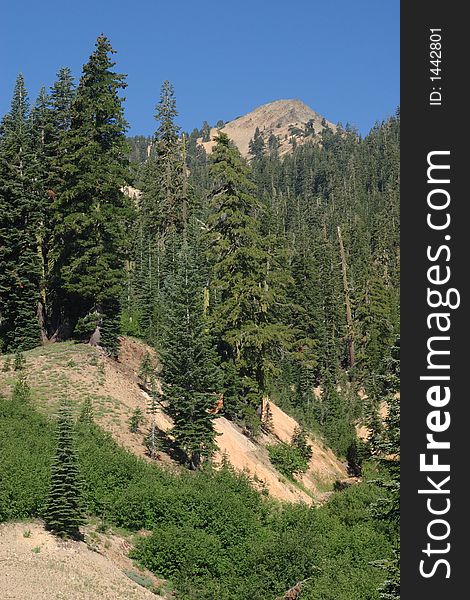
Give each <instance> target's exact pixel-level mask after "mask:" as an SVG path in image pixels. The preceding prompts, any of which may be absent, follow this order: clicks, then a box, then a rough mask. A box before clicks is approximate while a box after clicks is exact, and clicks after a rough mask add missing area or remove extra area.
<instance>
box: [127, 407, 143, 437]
mask: <svg viewBox="0 0 470 600" xmlns="http://www.w3.org/2000/svg"><path fill="white" fill-rule="evenodd" d="M143 418H144V413H143V412H142V409H141V408H139V407H137V408H135V409H134V410H133V411H132V415H131V417H130V419H129V431H130V432H131V433H137V432H138V431H139V427H140V424H141V423H142V420H143Z"/></svg>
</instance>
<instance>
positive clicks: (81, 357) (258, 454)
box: [0, 337, 347, 504]
mask: <svg viewBox="0 0 470 600" xmlns="http://www.w3.org/2000/svg"><path fill="white" fill-rule="evenodd" d="M147 352H148V353H150V354H152V355H153V356H154V358H155V359H156V354H155V352H154V350H153V349H152V348H150V347H149V346H147V345H146V344H145V343H144V342H142V341H140V340H137V339H134V338H127V337H123V338H122V339H121V351H120V357H119V360H118V361H114V360H112V359H109V358H107V357H106V356H105V354H104V353H103V352H101V351H100V350H99V349H98V348H96V347H92V346H89V345H85V344H74V343H72V342H61V343H54V344H49V345H46V346H42V347H38V348H35V349H34V350H31V351H29V352H26V353H25V358H26V373H27V376H28V382H29V384H30V386H31V389H32V394H33V398H34V400H35V402H36V404H37V406H38V407H39V408H40V409H41V411H42V412H46V413H48V414H54V413H55V411H56V408H57V405H58V402H59V400H60V398H61V397H63V396H64V395H66V396H68V397H69V398H70V400H71V401H72V402H73V403H74V404H75V407H76V410H77V411H78V410H79V409H80V405H81V404H82V403H83V402H84V401H85V399H87V398H88V399H90V400H91V401H92V405H93V411H94V415H95V419H96V421H97V423H98V424H99V425H100V426H101V427H103V428H104V429H105V430H106V431H109V432H110V433H111V435H112V436H113V438H114V439H115V440H116V442H117V443H118V444H120V445H121V446H122V447H124V448H125V449H127V450H128V451H130V452H132V453H134V454H136V455H137V456H139V457H141V458H144V459H146V460H149V459H148V457H147V456H146V448H145V446H144V443H143V437H144V433H145V432H146V431H147V430H148V428H149V427H150V418H149V415H148V414H146V408H147V405H148V400H149V396H148V394H147V393H146V391H145V389H143V387H142V384H141V381H140V379H139V376H138V373H139V370H140V364H141V362H142V359H143V357H144V356H145V354H146V353H147ZM2 358H3V357H2ZM4 361H5V359H3V361H0V363H2V362H4ZM2 366H3V365H2V364H0V385H1V387H2V388H5V390H9V389H11V386H12V384H13V381H14V375H15V373H14V372H11V371H10V372H4V371H2ZM270 406H271V411H272V417H273V422H272V430H271V433H270V434H266V433H261V434H260V435H259V436H258V438H257V439H256V440H252V439H249V438H248V437H246V435H244V433H243V432H242V430H241V428H240V427H239V426H238V425H236V424H235V423H233V422H232V421H230V420H228V419H226V418H225V417H219V418H217V419H215V421H214V427H215V430H216V432H217V434H218V435H217V438H216V443H217V446H218V451H217V452H216V454H215V456H214V463H215V464H216V465H217V464H220V463H221V462H222V461H223V460H228V461H229V462H230V463H231V464H232V466H233V467H234V468H235V469H236V470H238V471H244V472H246V473H247V474H248V475H249V476H250V477H251V478H253V480H254V483H255V485H256V486H258V487H259V489H260V490H262V489H266V490H267V491H268V493H269V494H270V495H271V496H272V497H274V498H277V499H278V500H282V501H288V502H305V503H308V504H311V503H312V502H313V503H315V502H321V501H323V500H324V499H326V497H327V496H328V492H329V490H331V489H332V487H333V484H334V482H335V481H337V480H338V479H343V478H346V477H347V473H346V469H345V466H344V465H343V464H342V463H341V462H340V461H339V460H338V459H337V458H336V456H335V455H334V453H333V452H332V451H331V450H330V449H329V448H327V447H326V446H325V445H324V444H323V443H322V442H321V441H320V440H317V439H315V438H314V437H313V436H310V437H309V443H310V445H311V446H312V449H313V456H312V459H311V461H310V464H309V469H308V470H307V472H306V473H305V474H304V475H302V476H299V477H297V483H296V482H292V481H289V480H288V479H287V478H285V477H284V476H283V475H281V474H280V473H279V472H278V471H277V470H276V469H275V468H274V466H273V465H272V464H271V462H270V460H269V455H268V452H267V449H266V446H268V445H269V444H274V443H279V442H281V441H282V442H289V441H290V440H291V438H292V435H293V433H294V429H295V428H296V426H298V423H297V422H296V421H295V419H293V418H292V417H290V416H289V415H287V414H286V413H285V412H284V411H282V410H281V409H280V408H279V407H278V406H276V404H275V403H273V402H272V401H270ZM136 408H140V409H141V410H142V412H143V413H144V422H143V424H142V426H141V428H140V431H139V432H138V433H131V432H130V430H129V419H130V416H131V414H132V412H133V411H134V410H135V409H136ZM156 425H157V427H158V430H159V431H160V432H161V433H169V432H170V433H171V428H172V422H171V419H170V418H169V417H168V415H166V413H165V412H164V410H163V409H161V408H160V409H159V410H158V412H157V414H156ZM158 462H159V463H160V464H161V465H162V466H165V467H167V468H170V469H178V468H180V467H179V466H178V465H177V463H175V462H174V461H173V460H172V459H171V458H170V456H169V455H168V454H166V453H165V452H164V451H159V452H158Z"/></svg>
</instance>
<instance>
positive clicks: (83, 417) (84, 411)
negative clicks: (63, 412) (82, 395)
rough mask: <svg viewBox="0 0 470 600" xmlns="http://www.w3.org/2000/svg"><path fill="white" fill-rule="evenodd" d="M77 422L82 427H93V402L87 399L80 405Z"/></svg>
mask: <svg viewBox="0 0 470 600" xmlns="http://www.w3.org/2000/svg"><path fill="white" fill-rule="evenodd" d="M78 422H79V423H81V424H82V425H93V423H94V414H93V402H92V401H91V398H90V397H87V398H86V399H85V400H84V401H83V403H82V406H81V408H80V414H79V415H78Z"/></svg>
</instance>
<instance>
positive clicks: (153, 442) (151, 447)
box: [145, 374, 161, 460]
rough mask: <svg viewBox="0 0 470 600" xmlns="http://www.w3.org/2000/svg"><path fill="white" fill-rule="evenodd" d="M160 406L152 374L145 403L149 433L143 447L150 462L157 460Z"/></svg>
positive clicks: (158, 394)
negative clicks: (157, 416) (157, 418)
mask: <svg viewBox="0 0 470 600" xmlns="http://www.w3.org/2000/svg"><path fill="white" fill-rule="evenodd" d="M160 406H161V394H160V392H159V390H158V388H157V379H156V377H155V375H154V374H152V375H150V379H149V400H148V403H147V412H148V413H149V414H150V418H151V422H150V432H149V434H148V436H147V438H146V440H145V445H146V446H147V450H148V453H149V456H150V458H151V459H152V460H155V459H156V458H157V450H158V445H159V444H158V438H157V420H156V415H157V412H158V410H159V408H160Z"/></svg>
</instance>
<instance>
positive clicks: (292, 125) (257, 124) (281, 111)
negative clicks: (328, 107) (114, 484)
mask: <svg viewBox="0 0 470 600" xmlns="http://www.w3.org/2000/svg"><path fill="white" fill-rule="evenodd" d="M325 126H328V127H330V128H331V129H333V130H335V129H336V126H335V125H333V124H332V123H330V122H328V121H327V120H326V119H324V117H322V115H320V114H318V113H317V112H315V111H314V110H313V109H312V108H310V107H309V106H307V105H306V104H305V103H304V102H302V101H301V100H276V101H275V102H270V103H269V104H263V106H260V107H258V108H256V109H255V110H253V111H251V112H249V113H248V114H246V115H243V116H242V117H238V118H237V119H234V120H233V121H229V122H228V123H226V124H225V126H224V127H223V128H221V129H215V128H213V129H212V130H211V139H210V141H208V142H203V141H202V138H201V139H199V140H198V141H199V143H200V144H201V145H202V146H204V149H205V150H206V152H211V150H212V147H213V145H214V138H215V137H216V136H217V134H218V133H219V131H223V132H224V133H226V134H227V135H228V137H229V138H230V139H231V140H232V141H233V142H234V143H235V145H236V146H237V147H238V149H239V150H240V152H241V154H242V156H244V157H245V158H248V157H249V143H250V140H251V139H252V138H253V136H254V134H255V131H256V128H258V129H259V131H260V133H261V135H262V136H263V139H264V142H265V144H267V143H268V140H269V137H270V136H271V135H274V136H276V138H277V140H278V142H279V153H280V154H286V153H287V152H290V151H291V150H292V147H293V141H295V143H296V144H302V143H304V142H305V141H307V140H315V139H316V138H317V137H318V134H319V133H320V132H321V131H322V129H323V128H324V127H325Z"/></svg>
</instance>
